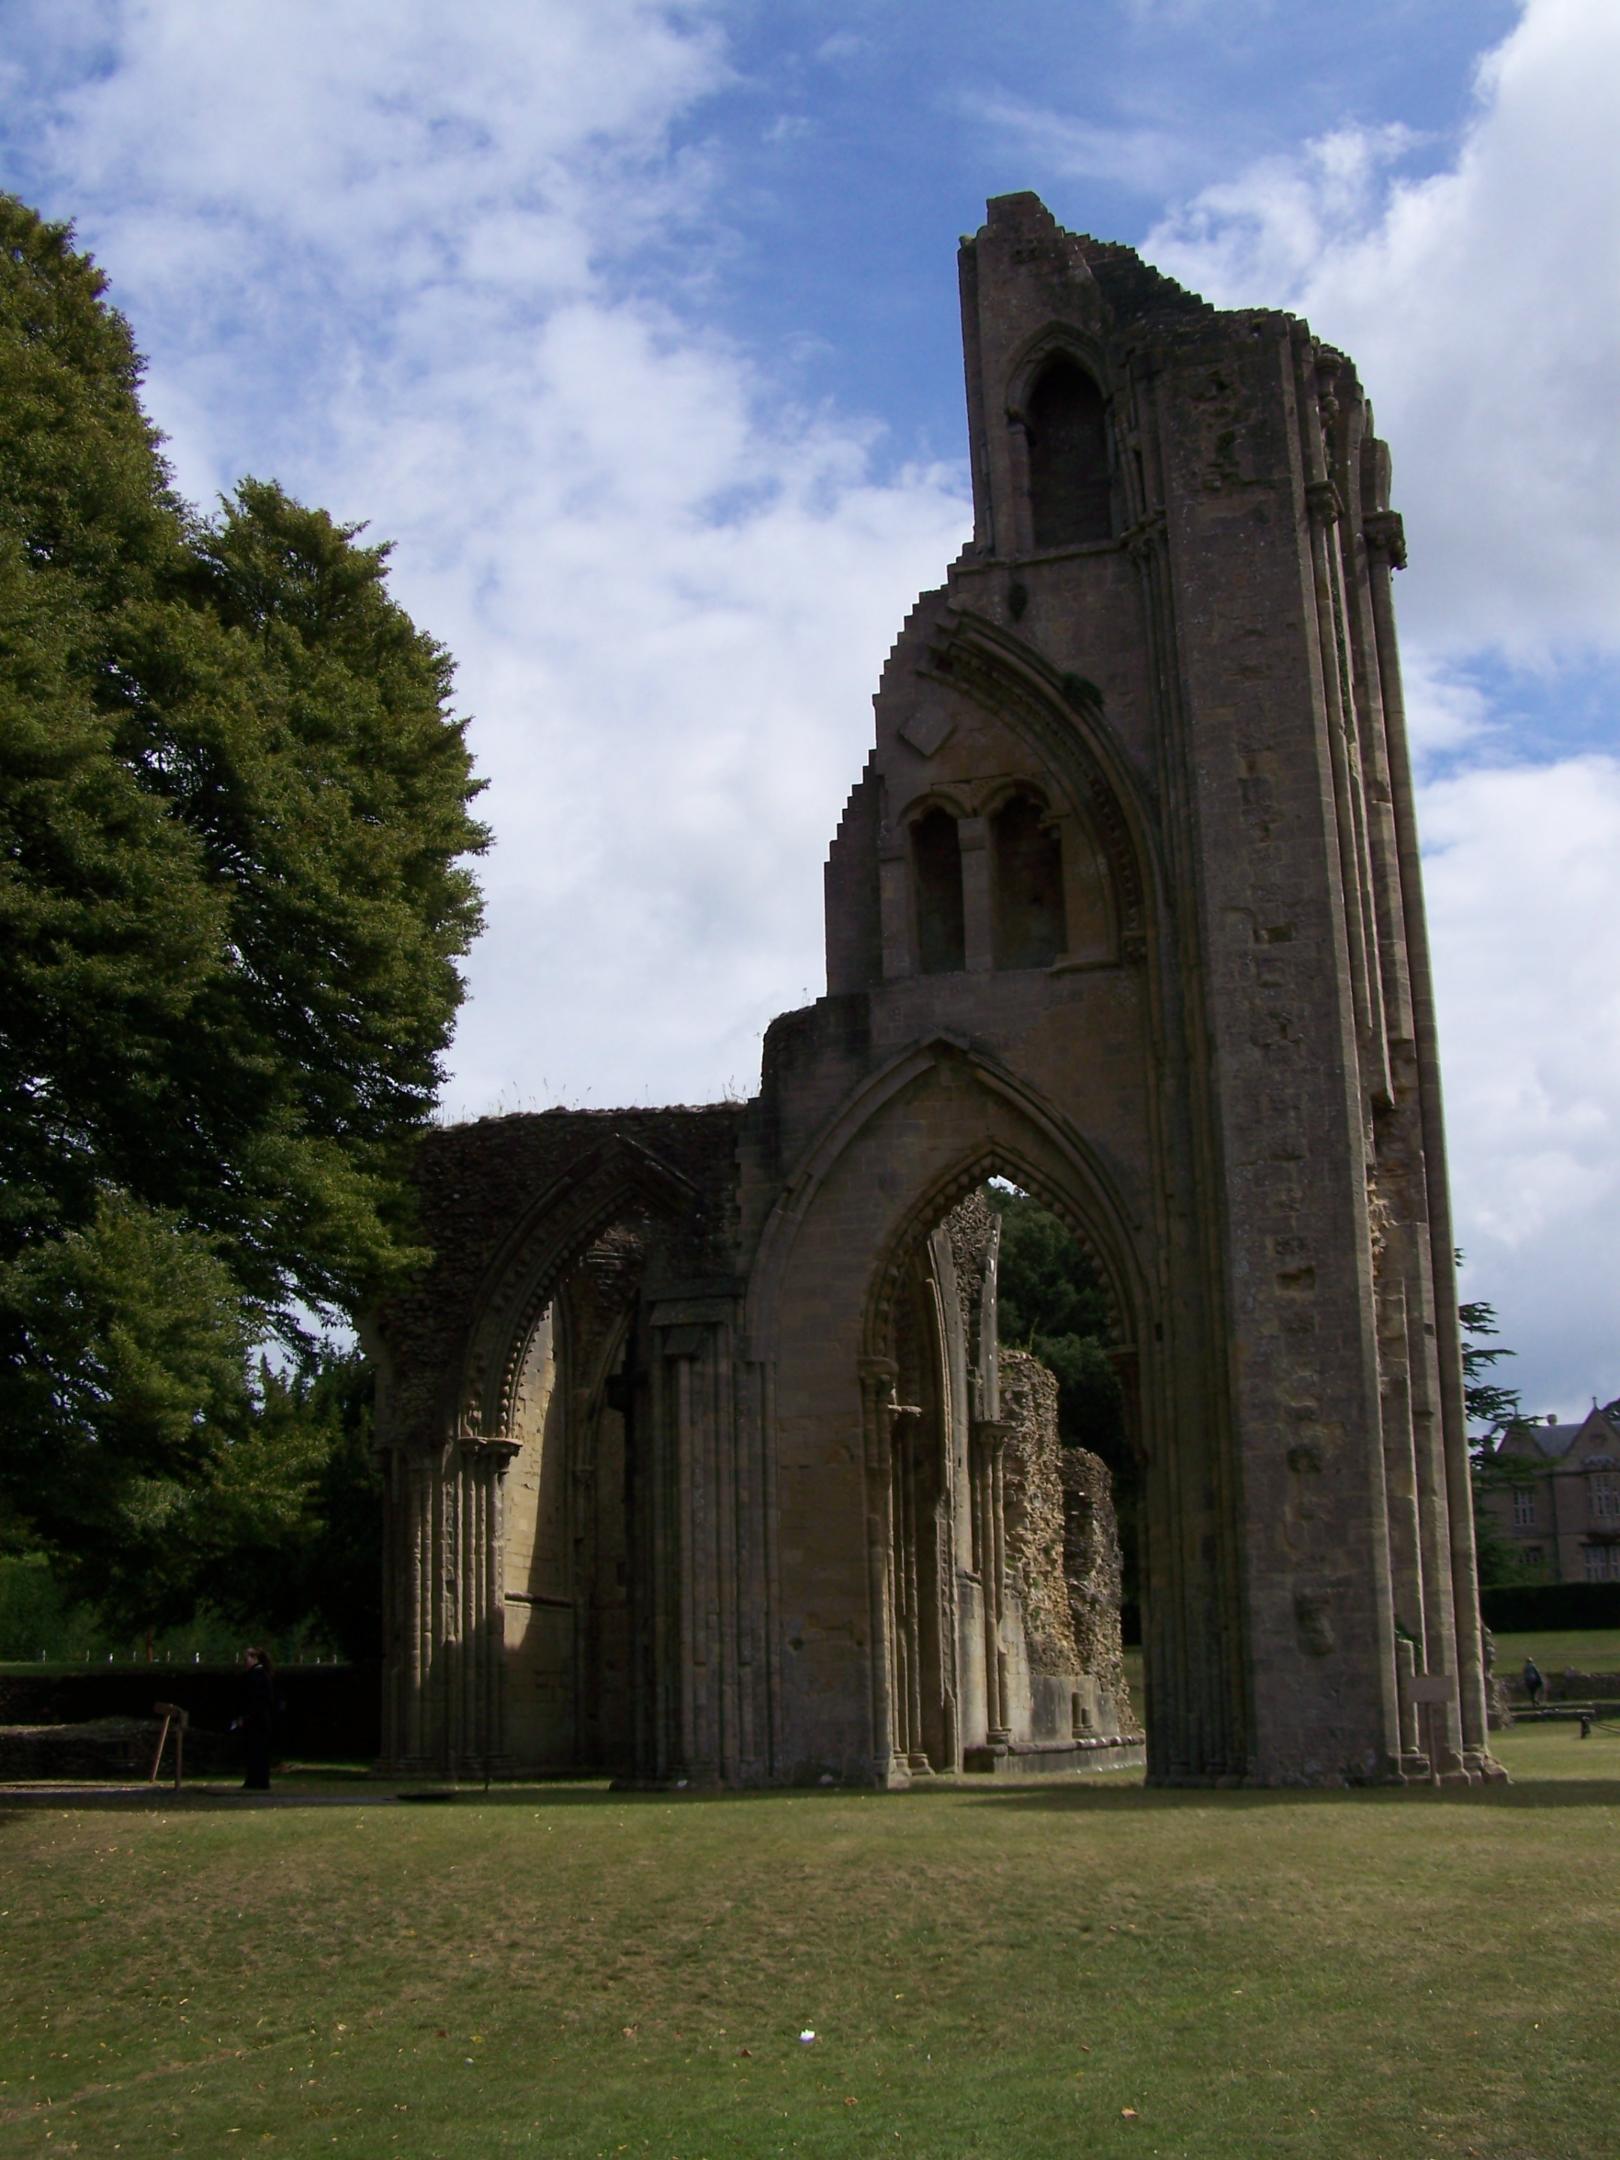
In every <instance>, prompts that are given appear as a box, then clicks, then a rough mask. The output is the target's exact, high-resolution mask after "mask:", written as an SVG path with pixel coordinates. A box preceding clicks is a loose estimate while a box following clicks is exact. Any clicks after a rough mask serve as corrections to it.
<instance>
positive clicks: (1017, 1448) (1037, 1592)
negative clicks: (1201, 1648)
mask: <svg viewBox="0 0 1620 2160" xmlns="http://www.w3.org/2000/svg"><path fill="white" fill-rule="evenodd" d="M1057 1404H1058V1388H1057V1381H1056V1379H1055V1378H1054V1376H1053V1375H1052V1373H1051V1372H1050V1371H1049V1370H1048V1369H1047V1367H1046V1366H1044V1365H1043V1364H1042V1363H1041V1361H1040V1359H1039V1358H1037V1357H1033V1356H1031V1354H1030V1353H1029V1351H1027V1350H1004V1351H1003V1352H1002V1353H1001V1421H1002V1423H1003V1424H1004V1425H1006V1426H1007V1427H1008V1435H1007V1459H1006V1470H1005V1477H1006V1491H1007V1568H1008V1573H1009V1575H1010V1576H1011V1577H1012V1579H1013V1583H1014V1586H1015V1588H1016V1590H1017V1592H1018V1596H1019V1598H1020V1600H1021V1601H1022V1604H1023V1609H1024V1632H1025V1635H1026V1636H1027V1638H1028V1641H1029V1663H1030V1670H1031V1671H1032V1672H1040V1673H1072V1672H1074V1671H1075V1670H1077V1669H1080V1668H1084V1666H1085V1663H1086V1660H1085V1657H1084V1655H1083V1654H1082V1652H1081V1650H1080V1647H1079V1645H1078V1643H1077V1642H1076V1639H1075V1633H1074V1627H1073V1623H1072V1621H1071V1618H1070V1602H1071V1594H1070V1585H1069V1580H1068V1572H1067V1554H1066V1552H1065V1549H1064V1516H1063V1497H1064V1487H1063V1473H1062V1468H1061V1465H1060V1460H1059V1458H1060V1457H1061V1456H1062V1454H1063V1444H1062V1442H1061V1441H1060V1440H1059V1438H1058V1423H1057ZM1115 1595H1116V1598H1117V1595H1118V1584H1117V1582H1116V1584H1115ZM1114 1631H1115V1633H1116V1635H1117V1634H1118V1632H1119V1608H1118V1605H1117V1603H1116V1605H1115V1608H1114Z"/></svg>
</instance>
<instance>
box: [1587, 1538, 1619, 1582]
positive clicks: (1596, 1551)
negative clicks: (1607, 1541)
mask: <svg viewBox="0 0 1620 2160" xmlns="http://www.w3.org/2000/svg"><path fill="white" fill-rule="evenodd" d="M1586 1579H1587V1581H1588V1582H1620V1545H1588V1546H1587V1548H1586Z"/></svg>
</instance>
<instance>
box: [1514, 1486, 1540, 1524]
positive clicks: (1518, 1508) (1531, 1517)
mask: <svg viewBox="0 0 1620 2160" xmlns="http://www.w3.org/2000/svg"><path fill="white" fill-rule="evenodd" d="M1535 1526H1536V1496H1535V1493H1534V1492H1533V1491H1532V1489H1531V1488H1530V1487H1529V1486H1528V1485H1519V1486H1516V1487H1515V1488H1514V1492H1513V1527H1514V1529H1515V1530H1533V1529H1534V1528H1535Z"/></svg>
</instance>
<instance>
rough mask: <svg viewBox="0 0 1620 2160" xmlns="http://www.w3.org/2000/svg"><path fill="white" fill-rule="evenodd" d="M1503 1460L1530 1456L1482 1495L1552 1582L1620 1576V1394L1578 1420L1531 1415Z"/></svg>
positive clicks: (1529, 1563) (1534, 1567) (1514, 1433)
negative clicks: (1538, 1419) (1525, 1469)
mask: <svg viewBox="0 0 1620 2160" xmlns="http://www.w3.org/2000/svg"><path fill="white" fill-rule="evenodd" d="M1496 1460H1497V1462H1498V1463H1500V1464H1501V1465H1502V1467H1503V1468H1504V1469H1507V1468H1508V1467H1509V1466H1510V1465H1515V1464H1525V1463H1527V1464H1528V1465H1529V1467H1530V1470H1531V1472H1532V1473H1533V1474H1532V1475H1530V1476H1525V1475H1524V1474H1523V1472H1522V1471H1520V1472H1518V1473H1517V1474H1516V1475H1514V1476H1512V1477H1511V1478H1504V1479H1503V1481H1502V1482H1501V1484H1500V1485H1498V1486H1497V1487H1496V1488H1495V1489H1493V1490H1490V1491H1487V1492H1486V1493H1485V1494H1483V1495H1482V1497H1481V1505H1482V1506H1483V1507H1484V1508H1485V1509H1486V1510H1487V1511H1488V1512H1489V1514H1490V1515H1491V1516H1492V1517H1493V1518H1494V1520H1495V1522H1496V1523H1497V1525H1498V1527H1499V1528H1500V1530H1501V1531H1502V1534H1503V1536H1504V1537H1505V1538H1507V1539H1508V1540H1509V1542H1510V1543H1511V1545H1512V1547H1513V1549H1514V1551H1515V1552H1516V1553H1517V1555H1518V1557H1519V1560H1520V1561H1521V1563H1522V1565H1523V1567H1524V1570H1525V1573H1526V1574H1527V1575H1531V1576H1537V1577H1539V1578H1540V1579H1541V1580H1542V1581H1545V1582H1620V1397H1616V1399H1615V1400H1614V1401H1613V1402H1610V1403H1605V1404H1604V1405H1603V1406H1602V1407H1601V1408H1600V1407H1599V1406H1598V1403H1597V1400H1596V1398H1595V1397H1594V1398H1593V1402H1592V1407H1591V1409H1590V1411H1589V1412H1588V1413H1587V1415H1586V1416H1585V1417H1584V1418H1583V1419H1582V1420H1581V1422H1580V1423H1579V1424H1559V1423H1558V1422H1557V1421H1556V1420H1555V1419H1553V1418H1548V1419H1547V1420H1546V1421H1545V1423H1541V1422H1532V1421H1530V1420H1525V1421H1524V1422H1523V1423H1521V1424H1518V1425H1515V1426H1513V1427H1511V1428H1510V1429H1509V1431H1508V1432H1506V1433H1505V1434H1504V1435H1503V1437H1502V1439H1501V1441H1500V1443H1499V1444H1498V1446H1497V1449H1496Z"/></svg>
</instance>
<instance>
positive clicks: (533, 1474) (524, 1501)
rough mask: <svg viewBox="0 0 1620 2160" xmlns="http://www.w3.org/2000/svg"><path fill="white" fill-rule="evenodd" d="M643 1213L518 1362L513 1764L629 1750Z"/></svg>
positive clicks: (508, 1571)
mask: <svg viewBox="0 0 1620 2160" xmlns="http://www.w3.org/2000/svg"><path fill="white" fill-rule="evenodd" d="M644 1232H645V1224H644V1223H643V1222H638V1221H636V1220H634V1219H627V1220H625V1221H622V1222H619V1223H615V1224H612V1225H610V1226H608V1227H607V1228H606V1229H605V1230H603V1231H602V1232H600V1233H599V1234H598V1235H597V1236H596V1237H595V1238H594V1239H593V1240H592V1241H591V1243H590V1244H589V1245H588V1246H587V1247H586V1249H585V1250H584V1251H583V1252H582V1253H581V1254H580V1255H579V1256H578V1258H577V1260H576V1261H575V1263H574V1264H573V1265H572V1266H571V1267H570V1268H568V1269H567V1270H566V1272H565V1273H564V1274H563V1275H562V1277H561V1278H560V1280H559V1281H558V1283H557V1285H556V1288H555V1291H554V1293H553V1295H552V1298H551V1301H550V1303H549V1304H547V1305H546V1306H545V1307H544V1308H543V1309H542V1310H541V1311H540V1312H539V1314H538V1315H537V1316H536V1318H535V1320H534V1323H533V1326H532V1327H531V1329H530V1332H529V1336H528V1340H527V1343H526V1345H525V1347H524V1349H523V1351H522V1353H521V1356H520V1358H519V1361H518V1379H517V1385H516V1388H515V1390H514V1395H513V1402H512V1412H511V1418H510V1424H509V1435H510V1438H511V1440H512V1441H513V1442H514V1443H515V1453H514V1454H513V1456H512V1459H511V1463H510V1466H509V1468H508V1470H507V1473H506V1479H505V1490H504V1496H503V1509H502V1541H501V1545H502V1549H501V1578H502V1580H501V1588H502V1602H503V1606H504V1614H505V1617H504V1646H505V1660H506V1683H505V1688H506V1752H507V1754H508V1756H509V1759H510V1760H511V1761H512V1763H513V1764H514V1765H515V1766H516V1767H518V1768H520V1769H529V1770H572V1769H593V1768H610V1769H617V1768H623V1767H625V1766H626V1765H627V1764H628V1762H629V1760H630V1756H631V1716H632V1709H631V1702H630V1693H629V1687H630V1682H629V1644H630V1613H629V1599H628V1591H627V1580H628V1572H629V1571H628V1552H629V1520H628V1479H629V1471H630V1464H629V1437H630V1436H629V1430H628V1414H627V1413H628V1407H629V1406H628V1397H627V1391H626V1388H625V1384H624V1372H625V1365H626V1354H627V1350H628V1347H629V1343H630V1340H631V1337H632V1333H633V1329H634V1323H635V1314H636V1308H637V1299H638V1296H639V1291H640V1283H641V1276H642V1269H643V1265H644V1261H645V1237H644Z"/></svg>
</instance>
